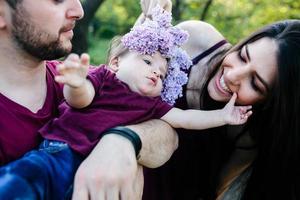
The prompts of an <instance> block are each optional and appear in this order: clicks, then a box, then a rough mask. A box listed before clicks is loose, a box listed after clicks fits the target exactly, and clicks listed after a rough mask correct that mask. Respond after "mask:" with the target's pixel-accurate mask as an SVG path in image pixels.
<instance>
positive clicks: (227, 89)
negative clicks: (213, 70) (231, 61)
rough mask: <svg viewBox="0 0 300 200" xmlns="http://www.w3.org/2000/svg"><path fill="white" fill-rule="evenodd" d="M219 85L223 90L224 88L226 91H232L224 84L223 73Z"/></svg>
mask: <svg viewBox="0 0 300 200" xmlns="http://www.w3.org/2000/svg"><path fill="white" fill-rule="evenodd" d="M220 86H221V88H222V89H223V90H225V91H226V92H229V93H232V91H231V90H230V89H229V88H228V87H227V85H226V84H225V81H224V75H222V76H221V78H220Z"/></svg>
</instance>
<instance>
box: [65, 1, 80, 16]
mask: <svg viewBox="0 0 300 200" xmlns="http://www.w3.org/2000/svg"><path fill="white" fill-rule="evenodd" d="M83 15H84V11H83V8H82V5H81V2H80V1H79V0H70V3H69V8H68V11H67V18H71V19H75V20H79V19H81V18H82V17H83Z"/></svg>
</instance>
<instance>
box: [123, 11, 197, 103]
mask: <svg viewBox="0 0 300 200" xmlns="http://www.w3.org/2000/svg"><path fill="white" fill-rule="evenodd" d="M151 14H152V18H153V19H152V20H151V19H148V18H147V19H146V20H145V21H144V23H142V24H139V25H136V26H134V27H133V28H132V29H131V31H130V32H129V33H127V34H126V35H124V36H123V38H122V43H123V45H124V46H125V47H126V48H128V49H129V50H131V51H137V52H138V53H140V54H148V55H153V54H154V53H155V52H156V51H159V52H160V53H161V54H162V55H163V56H164V57H166V58H168V59H169V61H168V71H167V75H166V78H165V79H164V82H163V91H162V94H161V98H162V100H163V101H165V102H167V103H169V104H171V105H173V104H174V103H175V100H176V99H177V98H178V97H181V96H182V86H183V85H184V84H186V83H187V81H188V77H187V73H186V71H188V69H189V68H190V66H191V65H192V61H191V59H190V58H189V56H188V55H187V53H186V52H185V51H184V50H183V49H181V48H180V47H179V46H180V45H182V44H183V43H184V42H185V41H186V40H187V38H188V33H187V32H186V31H183V30H181V29H179V28H177V27H174V26H172V24H171V21H172V14H171V13H169V12H167V11H165V10H163V9H162V8H161V7H160V6H156V7H155V8H153V10H152V12H151Z"/></svg>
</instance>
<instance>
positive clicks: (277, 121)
mask: <svg viewBox="0 0 300 200" xmlns="http://www.w3.org/2000/svg"><path fill="white" fill-rule="evenodd" d="M264 37H268V38H270V39H272V40H274V41H275V42H276V44H277V46H278V50H277V55H276V59H277V71H278V73H277V74H278V75H277V77H276V79H275V83H274V84H273V86H272V88H271V90H270V92H269V94H268V96H267V98H266V100H265V101H264V102H263V103H262V104H260V105H255V106H254V113H253V115H252V117H251V118H250V120H249V122H248V123H247V125H246V127H245V130H244V132H245V131H246V130H247V131H249V132H250V135H251V136H252V138H253V139H254V140H256V142H257V148H258V153H257V157H256V158H255V160H254V162H253V164H252V174H251V176H250V178H249V180H248V184H247V186H246V189H245V193H244V195H243V198H242V199H244V200H248V199H249V200H250V199H251V200H252V199H255V200H260V199H264V200H265V199H289V200H293V199H300V128H299V127H300V20H285V21H279V22H276V23H274V24H271V25H268V26H266V27H264V28H263V29H261V30H259V31H257V32H255V33H254V34H252V35H251V36H250V37H248V38H247V39H245V40H243V41H242V42H240V43H239V44H237V45H236V46H234V47H233V48H232V49H231V50H230V51H228V52H227V53H226V54H225V55H224V56H223V58H221V59H219V61H218V62H217V64H216V66H215V71H214V72H213V74H211V77H212V76H213V75H214V73H215V72H216V70H217V68H218V66H220V64H221V62H222V60H223V59H224V57H225V56H226V55H227V54H229V53H231V52H233V51H237V50H239V49H241V48H242V47H243V46H244V45H245V44H249V43H252V42H254V41H257V40H259V39H261V38H264ZM209 79H210V78H209ZM207 82H208V81H207ZM205 87H207V83H206V85H205ZM203 91H204V92H203V94H202V96H201V99H202V100H203V101H205V99H207V93H206V94H205V91H206V90H203ZM204 103H205V102H204ZM210 104H211V103H209V105H210ZM202 105H203V104H202ZM204 105H207V103H205V104H204Z"/></svg>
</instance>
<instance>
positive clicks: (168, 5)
mask: <svg viewBox="0 0 300 200" xmlns="http://www.w3.org/2000/svg"><path fill="white" fill-rule="evenodd" d="M157 4H158V5H160V6H161V7H162V8H163V9H164V10H166V11H168V12H172V1H171V0H141V7H142V11H143V13H144V15H145V16H146V17H150V18H151V16H150V12H151V10H152V9H153V8H154V7H155V6H156V5H157Z"/></svg>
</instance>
